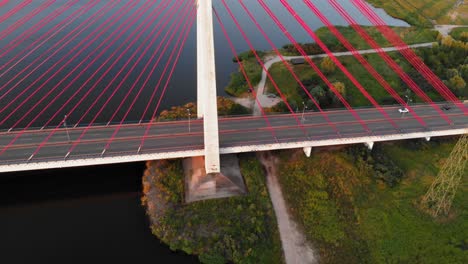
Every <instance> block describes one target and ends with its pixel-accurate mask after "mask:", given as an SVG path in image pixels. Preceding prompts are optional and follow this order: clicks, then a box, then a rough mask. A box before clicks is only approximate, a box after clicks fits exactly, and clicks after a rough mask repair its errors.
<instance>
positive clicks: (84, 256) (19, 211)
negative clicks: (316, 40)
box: [0, 0, 407, 263]
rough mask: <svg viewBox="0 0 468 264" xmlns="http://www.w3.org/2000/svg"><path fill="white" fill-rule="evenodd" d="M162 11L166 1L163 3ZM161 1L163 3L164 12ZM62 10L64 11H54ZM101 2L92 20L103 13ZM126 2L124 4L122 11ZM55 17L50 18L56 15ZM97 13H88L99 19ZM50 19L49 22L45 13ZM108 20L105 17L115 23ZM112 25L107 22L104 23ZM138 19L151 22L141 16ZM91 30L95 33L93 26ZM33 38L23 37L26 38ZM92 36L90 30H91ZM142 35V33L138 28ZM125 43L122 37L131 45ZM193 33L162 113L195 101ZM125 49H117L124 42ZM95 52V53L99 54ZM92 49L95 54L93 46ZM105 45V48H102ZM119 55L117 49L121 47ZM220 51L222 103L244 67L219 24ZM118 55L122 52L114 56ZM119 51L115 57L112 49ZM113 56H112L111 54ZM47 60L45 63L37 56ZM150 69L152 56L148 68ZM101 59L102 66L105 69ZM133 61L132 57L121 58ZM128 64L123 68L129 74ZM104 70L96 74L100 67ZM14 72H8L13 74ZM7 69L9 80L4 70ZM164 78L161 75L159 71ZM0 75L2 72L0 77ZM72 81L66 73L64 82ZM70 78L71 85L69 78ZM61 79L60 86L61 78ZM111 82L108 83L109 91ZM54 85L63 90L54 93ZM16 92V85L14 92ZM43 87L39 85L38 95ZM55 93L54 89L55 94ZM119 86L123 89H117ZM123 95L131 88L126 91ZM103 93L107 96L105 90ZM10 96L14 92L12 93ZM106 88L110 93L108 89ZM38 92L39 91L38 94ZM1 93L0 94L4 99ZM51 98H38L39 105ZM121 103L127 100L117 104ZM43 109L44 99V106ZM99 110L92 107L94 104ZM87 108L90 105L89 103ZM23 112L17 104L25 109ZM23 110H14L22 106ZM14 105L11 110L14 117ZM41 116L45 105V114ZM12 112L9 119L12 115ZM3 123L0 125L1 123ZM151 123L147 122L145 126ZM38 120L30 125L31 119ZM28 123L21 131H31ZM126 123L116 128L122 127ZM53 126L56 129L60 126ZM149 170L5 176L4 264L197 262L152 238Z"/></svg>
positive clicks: (260, 45) (249, 28) (234, 35)
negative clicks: (145, 179)
mask: <svg viewBox="0 0 468 264" xmlns="http://www.w3.org/2000/svg"><path fill="white" fill-rule="evenodd" d="M158 1H159V0H158ZM158 1H157V2H158ZM20 2H21V1H19V0H14V1H9V2H8V4H7V5H5V6H4V7H2V8H0V17H1V16H2V15H3V14H5V13H6V12H7V11H8V10H9V9H11V8H12V7H13V6H14V5H16V4H18V3H20ZM56 2H57V3H63V2H65V1H60V0H59V1H56ZM105 2H106V1H101V3H100V4H98V5H97V6H96V7H94V8H93V10H94V11H96V10H98V9H99V8H100V7H102V5H103V3H105ZM123 2H126V1H123ZM139 2H140V3H138V4H137V5H136V7H135V9H136V8H138V7H139V6H141V5H142V4H143V2H144V1H139ZM213 2H214V3H213V5H214V7H215V9H216V10H217V11H218V12H219V14H220V16H221V18H222V20H223V22H224V24H225V25H226V27H227V29H228V31H229V34H230V36H231V39H232V40H233V42H234V44H235V47H236V50H237V52H241V51H245V50H247V49H248V45H247V44H246V42H245V41H244V40H243V38H242V35H240V33H239V31H238V30H237V29H236V27H235V24H234V23H233V22H232V20H230V17H229V15H228V13H227V12H226V10H225V9H224V7H223V5H222V3H221V1H220V0H214V1H213ZM227 2H228V3H229V5H230V7H231V8H232V10H233V12H234V13H235V15H236V16H237V18H238V19H239V21H240V23H241V25H242V27H243V29H244V30H245V31H246V34H247V35H248V36H249V38H250V40H251V41H252V43H253V45H254V46H255V48H256V49H258V50H269V49H271V47H270V46H269V45H268V43H267V42H266V41H265V40H264V39H262V38H260V37H259V36H260V35H259V33H258V32H257V31H256V30H255V27H254V26H253V24H252V22H251V21H250V20H249V18H248V17H247V16H246V14H245V13H244V12H243V9H242V8H241V6H240V5H239V4H238V3H237V1H233V0H228V1H227ZM244 2H245V4H246V5H247V6H248V7H249V9H250V10H251V12H252V13H254V14H255V16H256V17H257V19H258V21H259V22H260V23H261V24H262V26H263V27H264V28H265V30H266V31H267V33H268V34H269V36H270V38H271V39H272V40H273V42H274V43H275V45H277V46H278V47H281V46H282V45H284V44H287V43H288V41H287V39H286V38H285V37H284V36H283V35H282V33H281V32H280V31H279V30H278V29H276V27H275V26H274V23H273V22H272V21H271V20H270V19H269V18H268V16H267V15H266V13H265V12H264V11H263V9H262V8H261V6H260V5H259V4H258V3H256V1H244ZM266 2H267V3H268V4H269V5H270V7H271V9H272V10H273V11H274V12H275V13H276V14H277V15H278V16H279V17H280V18H281V19H282V22H283V23H284V25H285V26H286V28H288V30H289V31H290V32H291V33H292V34H293V35H294V37H295V38H296V39H297V40H298V41H299V42H311V40H310V38H309V37H308V35H307V33H306V32H305V31H304V30H302V29H301V28H300V27H299V25H298V24H297V23H296V22H295V21H294V20H293V18H292V17H291V16H290V15H289V14H288V13H287V11H285V10H284V9H283V8H282V5H281V4H280V3H279V1H278V0H267V1H266ZM290 2H291V5H292V6H294V7H295V9H296V10H297V11H298V13H299V14H300V15H301V16H302V17H303V18H304V19H305V20H306V21H307V23H308V24H309V25H310V26H311V27H312V28H313V29H317V28H319V27H321V26H322V24H321V23H320V21H319V20H318V19H317V18H315V17H314V16H313V15H312V13H311V12H310V11H308V9H307V7H305V5H304V4H302V1H299V0H294V1H290ZM313 2H314V3H316V5H317V6H318V7H319V9H320V10H321V11H322V12H323V13H324V14H325V15H326V16H327V17H328V18H329V19H330V20H331V21H333V22H334V23H335V24H337V25H345V21H344V20H343V19H342V18H341V17H340V16H339V15H338V14H337V13H336V12H334V11H333V8H332V7H330V6H328V5H327V4H326V3H325V2H326V1H322V0H315V1H313ZM339 2H341V3H342V5H343V6H345V8H346V9H347V10H348V12H349V13H350V14H351V15H353V17H354V18H355V19H356V20H357V21H358V22H359V23H361V24H363V25H369V22H368V21H367V20H365V19H364V18H362V17H360V16H359V12H358V11H357V10H356V9H354V7H353V5H352V4H350V3H349V1H347V0H342V1H339ZM43 3H44V1H33V3H32V4H30V5H29V6H28V7H27V8H25V9H24V10H22V11H21V12H19V13H18V14H17V15H16V16H13V17H12V18H11V19H9V20H6V21H5V22H3V23H1V24H0V30H1V31H3V30H4V29H5V28H7V27H8V26H9V25H12V24H13V23H14V22H15V21H17V20H19V19H21V18H22V17H24V16H26V15H27V14H28V13H29V12H31V11H32V10H33V9H34V8H35V7H37V6H39V5H40V4H43ZM85 3H86V1H79V3H78V4H77V5H76V6H75V7H74V9H71V10H70V11H67V13H65V14H64V15H63V16H64V17H65V16H66V15H67V14H71V13H70V12H73V11H75V10H76V9H77V8H79V7H80V5H83V4H85ZM123 4H124V3H120V4H118V5H117V6H116V7H115V8H114V10H117V9H118V8H119V7H121V6H122V5H123ZM49 12H50V11H49ZM377 12H378V13H379V14H380V15H381V16H382V17H383V18H384V19H385V21H387V23H388V24H390V25H396V26H407V24H406V23H405V22H403V21H400V20H396V19H393V18H391V17H389V16H388V15H386V14H385V13H384V11H382V10H377ZM91 13H92V12H89V14H91ZM44 14H45V15H46V14H47V12H45V13H44ZM89 14H85V15H83V16H81V17H80V18H79V19H78V20H77V21H75V22H74V23H72V24H71V25H70V27H67V28H65V30H64V31H63V33H60V34H57V39H59V37H60V36H62V37H63V36H64V35H65V34H66V33H67V32H69V31H71V30H72V29H73V26H76V25H78V24H79V23H80V22H82V21H84V20H85V19H86V18H87V15H89ZM111 14H112V12H110V13H109V14H108V15H106V16H107V17H108V16H110V15H111ZM106 16H105V17H103V18H102V19H103V20H104V19H106ZM43 17H44V15H41V16H38V17H37V18H34V19H32V20H31V23H34V22H37V21H39V19H41V18H43ZM140 19H144V16H142V17H141V18H140ZM52 26H53V24H52V25H51V26H50V27H48V28H47V27H46V28H45V29H43V30H41V31H39V32H37V33H36V34H34V35H33V36H31V38H29V39H28V40H27V41H25V42H24V43H22V44H21V45H19V46H18V47H17V48H16V49H14V51H13V52H12V53H11V54H8V55H7V56H4V57H1V58H0V65H3V64H5V63H6V62H8V61H9V60H10V59H11V58H13V57H14V56H15V52H16V53H19V52H21V51H22V49H24V48H26V47H28V45H30V44H31V43H33V42H34V40H35V38H39V36H41V34H44V33H45V32H46V31H47V30H48V29H50V28H51V27H52ZM93 27H97V25H96V26H93ZM22 30H25V28H24V27H23V28H20V29H19V30H18V32H21V31H22ZM90 30H92V29H90ZM135 30H136V28H135ZM15 34H17V33H14V34H11V35H9V36H7V37H5V38H3V39H1V40H0V47H6V46H7V45H8V44H9V43H10V41H12V40H13V39H14V38H15V37H16V36H17V35H15ZM124 37H125V35H124V36H123V37H122V38H124ZM83 38H84V37H81V39H80V38H77V39H76V40H74V41H72V42H71V43H70V44H69V47H68V48H66V49H64V50H70V49H71V48H72V47H73V45H76V44H77V43H78V42H79V41H80V40H83ZM195 39H196V38H195V28H192V31H191V33H190V35H189V37H188V40H187V44H186V46H185V48H184V51H183V52H182V55H181V58H180V63H179V64H178V65H177V67H176V69H175V72H174V76H173V78H172V80H171V82H170V84H169V86H168V91H167V94H166V95H165V97H164V100H162V101H161V108H160V109H164V108H168V107H170V106H173V105H181V104H184V103H186V102H189V101H195V100H196V57H195V56H196V41H195ZM56 41H57V40H54V39H53V38H52V39H50V40H49V41H47V42H45V43H44V45H43V46H41V48H40V49H38V51H41V50H42V51H45V50H47V49H48V48H50V47H53V45H54V43H55V42H56ZM117 43H119V41H117ZM93 45H94V44H93ZM93 45H91V46H93ZM96 45H97V44H96ZM116 45H117V44H116ZM215 46H216V65H217V84H218V94H219V95H224V91H223V88H224V86H225V85H226V84H227V83H228V81H229V74H230V73H231V72H233V71H235V70H236V65H235V64H234V63H232V60H231V58H232V57H233V54H232V53H231V50H230V49H229V46H228V44H227V42H226V40H225V39H224V36H223V34H222V32H221V30H220V27H219V25H218V23H215ZM113 47H114V46H113ZM114 48H115V47H114ZM108 52H109V53H110V52H112V47H111V48H110V49H109V51H108ZM37 54H39V53H37ZM37 54H36V53H34V54H33V55H32V56H30V57H26V58H25V59H24V60H23V61H22V62H21V63H19V64H18V65H17V66H15V67H16V68H14V69H12V70H11V71H9V72H8V73H6V74H3V75H1V77H0V85H3V84H4V83H6V82H7V81H9V80H10V79H11V78H13V76H15V74H17V73H18V72H19V71H20V70H21V69H22V68H24V67H26V66H27V65H29V64H31V63H32V62H33V61H34V59H35V58H36V57H37V56H39V55H37ZM60 54H62V56H63V55H65V51H63V52H61V53H59V54H58V55H57V56H56V57H54V58H52V59H51V60H50V61H49V62H47V63H45V64H44V65H43V66H41V67H39V68H38V69H39V70H38V73H35V74H32V75H31V76H29V77H28V78H26V79H25V80H24V83H22V84H21V85H19V88H18V89H16V90H12V92H11V93H10V94H8V96H6V97H5V99H4V100H3V101H0V106H3V105H5V104H6V103H7V102H8V100H12V99H13V98H15V96H17V95H18V94H20V93H21V91H22V90H21V89H24V87H26V85H27V84H30V83H33V82H34V80H35V79H36V78H38V77H39V75H40V74H41V73H43V72H45V71H46V70H47V69H48V67H51V65H52V64H53V63H55V62H57V61H59V60H60ZM145 59H146V60H148V59H149V55H147V57H145V58H144V59H143V60H142V61H145ZM102 60H103V59H100V60H98V61H97V62H96V65H99V63H100V62H102ZM123 61H125V56H124V58H123ZM76 64H78V61H77V62H72V63H71V64H70V65H69V66H67V67H66V69H65V70H67V69H68V70H70V69H72V68H73V66H74V65H76ZM122 64H123V63H121V64H120V65H122ZM143 65H144V64H143V63H141V64H138V66H137V67H136V71H135V74H133V73H132V74H131V75H130V78H129V80H128V83H132V81H134V80H135V78H136V76H137V75H138V73H139V72H138V70H139V69H141V68H142V67H143ZM93 67H95V68H92V69H96V68H97V67H98V66H93ZM5 69H6V68H5ZM5 69H4V70H5ZM158 70H159V72H161V71H162V68H161V69H158ZM117 72H118V69H117V70H114V69H112V70H111V72H110V74H111V76H112V74H117ZM0 74H2V72H1V71H0ZM64 74H65V73H64ZM64 74H63V75H64ZM63 75H62V74H59V75H58V77H63ZM157 77H158V71H156V73H155V76H154V77H152V78H151V81H150V83H154V82H156V81H157ZM109 80H110V79H105V81H109ZM51 81H52V82H51V84H49V85H50V86H53V85H54V84H55V83H58V82H59V81H60V78H55V79H52V80H51ZM54 82H55V83H54ZM13 84H14V83H12V84H11V86H12V85H13ZM39 85H40V82H39V83H38V84H37V87H39ZM49 85H48V86H47V87H50V86H49ZM114 85H117V84H114ZM124 86H125V85H124ZM100 87H101V86H100ZM8 88H9V87H6V89H8ZM101 88H102V87H101ZM34 89H36V87H34V88H33V89H32V90H34ZM151 89H152V87H151V86H149V87H147V88H145V90H144V91H143V96H142V99H141V100H143V98H144V99H145V100H146V99H147V98H148V97H149V95H150V94H151V92H152V90H151ZM5 91H6V90H3V91H1V92H0V96H1V95H2V94H1V93H2V92H5ZM41 94H44V92H39V93H38V95H41ZM119 95H120V97H119ZM67 96H71V93H65V94H64V96H63V98H59V100H57V103H56V105H53V106H52V107H51V108H50V110H48V111H46V112H45V113H44V116H39V118H38V119H37V120H36V122H34V124H33V125H36V126H40V125H41V124H43V123H44V122H45V121H46V120H48V119H47V117H48V116H50V115H51V114H52V113H54V111H56V110H57V109H58V108H59V107H60V106H61V105H60V103H63V102H64V101H65V98H67ZM122 96H123V95H122V93H119V94H118V95H117V97H116V98H117V99H116V100H115V101H111V103H110V106H114V107H115V106H116V104H118V102H119V101H118V98H120V99H121V98H122ZM36 100H37V99H36ZM92 102H93V100H89V101H88V102H87V103H88V104H91V103H92ZM85 103H86V101H85ZM18 104H19V103H18ZM18 104H16V106H17V105H18ZM144 105H145V104H144V101H138V103H137V104H136V106H135V107H134V109H133V110H132V112H130V115H129V116H128V118H127V120H128V121H134V120H138V118H140V117H139V114H140V113H141V112H142V110H143V108H144ZM14 106H15V105H12V108H11V109H13V107H14ZM27 106H28V105H26V107H25V108H24V109H21V110H20V111H17V112H16V113H15V114H14V115H13V116H12V118H11V119H10V120H9V121H7V122H5V123H4V124H2V125H1V126H0V129H1V128H8V127H10V126H11V125H12V124H13V123H14V121H13V120H17V119H18V118H20V117H22V116H23V115H24V113H26V112H27V111H28V110H29V108H28V107H27ZM40 106H41V105H40ZM40 106H39V107H38V110H35V111H33V112H32V113H31V114H30V115H31V116H34V115H35V114H37V113H38V111H39V109H41V107H40ZM11 109H10V110H11ZM85 109H86V107H83V108H81V109H79V110H78V111H76V113H75V114H73V115H71V116H70V117H69V119H68V120H69V121H68V122H70V123H73V122H76V121H75V120H78V118H79V116H80V114H82V113H83V112H84V110H85ZM123 113H124V112H122V111H121V112H119V113H118V115H117V117H118V118H119V117H122V116H123ZM111 114H113V109H112V107H109V109H105V110H104V111H103V113H102V115H101V116H100V117H98V119H97V120H96V121H97V122H102V121H107V120H108V119H109V117H110V115H111ZM61 116H63V114H59V115H58V118H57V119H56V120H54V122H57V121H60V118H61ZM0 117H2V116H1V115H0ZM146 118H149V117H146ZM90 119H91V117H86V118H85V119H84V121H83V122H89V120H90ZM29 120H30V119H29ZM29 120H28V119H25V121H24V122H23V123H21V124H19V126H18V127H24V126H26V124H27V121H29ZM117 120H118V119H117ZM54 122H53V123H54ZM143 170H144V164H143V163H130V164H120V165H112V166H100V167H87V168H73V169H62V170H50V171H38V172H27V173H6V174H1V175H0V234H1V235H0V246H1V250H0V252H1V253H2V254H1V255H0V261H1V262H2V263H30V262H33V261H34V262H39V263H83V262H95V261H101V262H113V261H122V260H123V261H126V262H135V261H138V260H146V261H152V262H153V263H166V262H169V261H171V262H182V261H183V262H185V263H191V262H196V258H194V257H191V256H186V255H184V254H180V253H172V252H171V251H170V250H169V249H168V247H167V246H165V245H162V244H161V243H160V242H159V241H158V240H157V239H156V238H155V237H153V236H152V235H151V233H150V230H149V228H148V226H149V224H148V222H147V218H146V216H145V212H144V210H143V208H142V207H141V206H140V202H139V199H140V196H141V175H142V173H143Z"/></svg>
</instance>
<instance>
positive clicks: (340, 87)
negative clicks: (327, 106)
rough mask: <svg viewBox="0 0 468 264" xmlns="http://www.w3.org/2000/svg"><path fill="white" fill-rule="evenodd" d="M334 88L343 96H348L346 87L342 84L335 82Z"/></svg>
mask: <svg viewBox="0 0 468 264" xmlns="http://www.w3.org/2000/svg"><path fill="white" fill-rule="evenodd" d="M333 86H334V87H335V89H336V90H338V92H340V94H341V95H343V96H346V86H345V84H344V83H342V82H334V83H333Z"/></svg>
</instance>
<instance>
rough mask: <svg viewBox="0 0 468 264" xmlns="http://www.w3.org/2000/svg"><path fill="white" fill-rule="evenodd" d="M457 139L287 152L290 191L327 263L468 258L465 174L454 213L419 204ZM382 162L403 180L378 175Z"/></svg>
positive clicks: (284, 164)
mask: <svg viewBox="0 0 468 264" xmlns="http://www.w3.org/2000/svg"><path fill="white" fill-rule="evenodd" d="M455 140H456V139H442V140H436V141H435V142H424V141H422V140H421V141H419V140H417V141H414V140H413V141H406V142H399V143H385V144H379V145H380V146H379V145H376V146H375V147H378V149H376V150H377V154H374V153H364V154H363V153H362V151H367V150H365V149H364V148H362V149H359V148H358V149H356V147H355V146H354V147H350V148H346V149H344V150H338V151H322V152H315V153H313V156H312V158H305V157H303V156H302V155H300V156H296V155H291V153H290V152H282V153H281V154H280V156H281V163H280V165H279V167H280V177H279V180H280V184H281V186H282V189H283V193H284V194H285V196H286V200H287V203H288V205H289V206H290V207H291V208H292V209H291V210H292V212H293V214H294V216H295V217H296V219H297V220H298V222H299V223H301V225H302V226H303V228H304V230H305V234H306V235H307V238H308V239H309V240H310V241H311V242H312V243H313V244H314V245H315V246H318V247H319V249H320V255H321V260H322V263H467V262H468V246H467V245H468V221H466V219H467V218H468V183H467V181H466V177H465V179H464V180H463V182H462V185H461V186H460V187H459V190H458V192H457V195H456V197H455V200H454V203H453V207H452V213H451V217H450V218H449V219H445V220H443V221H439V220H434V219H432V218H431V217H430V216H428V215H426V214H424V213H422V212H421V211H420V210H419V208H418V202H419V201H420V199H421V197H422V196H423V195H424V194H425V192H426V191H427V190H428V188H429V186H430V184H431V183H432V181H433V179H434V177H435V176H436V175H437V173H438V171H439V169H440V167H441V166H442V164H443V162H445V160H446V157H448V155H449V153H450V151H451V149H452V148H453V146H454V143H455ZM375 155H377V157H376V156H375ZM364 156H367V160H366V159H363V158H362V157H364ZM378 156H381V158H379V157H378ZM292 157H293V158H292ZM369 157H372V159H369ZM381 166H385V167H387V168H386V169H384V170H383V171H390V172H391V171H393V172H392V174H393V173H395V172H396V174H395V175H394V176H397V177H394V176H392V177H391V178H395V179H398V180H396V181H394V180H390V181H389V180H388V178H387V177H381V176H378V175H382V169H381ZM395 168H396V169H395ZM398 171H400V172H401V173H402V174H401V175H400V173H399V172H398ZM465 175H468V168H467V170H466V174H465Z"/></svg>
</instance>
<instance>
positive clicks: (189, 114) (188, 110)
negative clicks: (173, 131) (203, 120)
mask: <svg viewBox="0 0 468 264" xmlns="http://www.w3.org/2000/svg"><path fill="white" fill-rule="evenodd" d="M187 113H188V132H189V133H190V116H191V115H192V114H191V113H190V109H189V108H187Z"/></svg>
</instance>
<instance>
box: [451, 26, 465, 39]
mask: <svg viewBox="0 0 468 264" xmlns="http://www.w3.org/2000/svg"><path fill="white" fill-rule="evenodd" d="M450 36H452V38H454V39H456V40H461V41H465V42H468V27H466V28H454V29H453V30H452V31H451V32H450Z"/></svg>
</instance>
